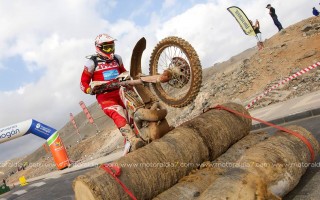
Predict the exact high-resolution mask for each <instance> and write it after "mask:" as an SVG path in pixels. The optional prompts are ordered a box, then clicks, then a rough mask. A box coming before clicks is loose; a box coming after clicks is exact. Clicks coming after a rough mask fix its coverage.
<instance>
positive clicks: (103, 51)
mask: <svg viewBox="0 0 320 200" xmlns="http://www.w3.org/2000/svg"><path fill="white" fill-rule="evenodd" d="M114 41H116V39H114V38H113V37H111V36H109V35H108V34H100V35H98V36H97V37H96V39H95V46H96V52H97V54H99V55H100V56H102V57H103V58H105V59H108V60H112V59H113V58H114V50H115V45H114Z"/></svg>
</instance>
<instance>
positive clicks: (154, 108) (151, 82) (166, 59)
mask: <svg viewBox="0 0 320 200" xmlns="http://www.w3.org/2000/svg"><path fill="white" fill-rule="evenodd" d="M145 48H146V40H145V38H141V39H140V40H139V41H138V42H137V44H136V45H135V47H134V49H133V52H132V56H131V66H130V74H129V72H125V73H122V74H120V75H119V76H118V77H117V79H118V82H114V83H112V84H108V85H107V84H106V82H103V81H102V82H101V81H99V82H92V83H91V88H93V90H92V91H93V93H95V94H98V93H104V92H108V91H111V90H114V89H117V88H120V97H121V99H122V101H123V103H124V105H125V110H126V112H127V113H126V114H127V121H128V122H129V124H130V126H131V128H132V129H133V130H134V132H135V134H136V136H137V137H140V138H141V139H142V140H143V141H144V142H145V143H150V142H151V141H153V140H155V139H158V138H161V137H162V136H163V135H165V134H166V133H167V132H169V131H170V130H172V129H173V127H171V126H170V125H169V124H168V122H167V120H166V115H167V109H166V107H165V106H164V105H163V104H162V103H161V101H162V102H164V103H165V104H167V105H168V106H171V107H175V108H181V107H184V106H187V105H188V104H190V103H191V102H192V101H193V100H194V99H195V98H196V96H197V95H198V93H199V90H200V87H201V82H202V69H201V64H200V60H199V57H198V55H197V52H196V51H195V50H194V48H193V47H192V46H191V45H190V44H189V43H188V42H187V41H185V40H183V39H181V38H179V37H167V38H165V39H163V40H161V41H160V42H159V43H158V44H157V45H156V46H155V47H154V49H153V52H152V54H151V57H150V63H149V75H143V74H142V70H141V57H142V53H143V51H144V50H145ZM150 86H151V87H150ZM160 100H161V101H160ZM129 148H130V143H126V145H125V151H128V149H129Z"/></svg>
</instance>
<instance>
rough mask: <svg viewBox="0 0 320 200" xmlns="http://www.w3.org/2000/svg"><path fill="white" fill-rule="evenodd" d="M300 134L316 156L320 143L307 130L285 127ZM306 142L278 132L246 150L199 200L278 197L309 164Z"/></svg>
mask: <svg viewBox="0 0 320 200" xmlns="http://www.w3.org/2000/svg"><path fill="white" fill-rule="evenodd" d="M287 128H288V129H290V130H293V131H295V132H297V133H299V134H301V135H303V136H304V137H305V138H306V139H307V140H308V141H309V142H310V143H311V145H312V148H313V150H314V153H315V155H317V154H318V153H319V143H318V141H317V140H316V139H315V138H314V137H313V135H312V134H311V133H309V132H308V131H307V130H306V129H304V128H302V127H300V126H288V127H287ZM310 160H311V154H310V151H309V149H308V148H307V145H306V144H305V143H304V142H302V140H300V139H298V138H297V137H295V136H293V135H291V134H289V133H286V132H283V131H279V132H277V133H276V134H275V135H274V136H272V137H270V138H269V139H268V140H266V141H263V142H261V143H259V144H257V145H255V146H253V147H252V148H250V149H248V150H247V151H246V152H245V153H244V155H243V156H242V157H241V158H240V159H239V161H238V162H237V164H238V167H235V168H233V169H231V170H229V171H228V172H226V173H225V174H224V176H221V177H219V178H217V179H216V180H215V181H214V182H213V183H212V184H211V185H210V186H209V187H208V188H207V189H206V191H204V193H203V194H202V195H201V196H200V197H199V200H204V199H205V200H208V199H215V200H219V199H221V200H222V199H230V200H232V199H239V200H242V199H243V200H251V199H252V200H253V199H280V198H281V197H284V196H285V195H286V194H287V193H288V192H290V191H291V190H292V189H293V188H294V187H295V186H296V185H297V184H298V183H299V180H300V178H301V176H302V175H303V174H304V173H305V172H306V169H307V167H308V166H309V165H310Z"/></svg>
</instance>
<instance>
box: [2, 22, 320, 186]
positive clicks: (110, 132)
mask: <svg viewBox="0 0 320 200" xmlns="http://www.w3.org/2000/svg"><path fill="white" fill-rule="evenodd" d="M319 44H320V17H317V18H316V17H312V18H308V19H305V20H303V21H301V22H299V23H297V24H294V25H291V26H289V27H287V28H286V29H285V30H283V31H281V32H279V33H277V34H275V35H274V36H273V37H271V38H269V39H267V40H266V41H265V42H264V46H265V48H264V49H262V50H260V51H259V50H258V49H257V48H256V47H253V48H251V49H248V50H246V51H244V52H242V53H241V54H239V55H236V56H234V57H232V58H230V59H229V60H228V61H225V62H222V63H216V64H214V65H213V66H211V67H208V68H205V69H204V70H203V71H204V73H203V84H202V88H201V91H200V94H199V95H198V97H197V99H196V100H195V101H194V103H193V104H191V105H189V106H187V107H185V108H182V109H173V108H169V114H168V116H167V118H168V121H169V123H170V124H171V125H173V126H175V125H178V124H180V123H182V122H183V121H185V120H189V119H191V118H192V117H194V116H196V115H198V114H199V113H201V111H202V110H203V109H205V108H207V107H209V106H211V105H214V104H220V103H224V102H227V101H235V102H238V103H241V104H242V105H244V106H246V105H248V103H250V102H251V101H252V99H254V98H255V97H256V96H258V95H259V94H261V93H262V92H264V91H265V90H266V89H268V88H269V87H271V86H273V85H275V84H277V83H278V82H279V81H281V80H283V79H284V78H286V77H289V76H290V75H292V74H294V73H296V72H298V71H300V70H301V69H303V68H305V67H307V66H310V65H311V64H313V63H316V62H319V61H320V45H319ZM316 90H320V68H316V69H313V70H311V71H310V72H308V73H306V74H304V75H302V76H299V77H298V78H295V79H293V80H291V81H289V82H288V83H286V84H283V85H281V86H280V87H278V88H277V89H275V90H273V91H272V92H270V93H269V94H268V95H267V96H265V97H264V98H263V99H261V100H259V101H258V102H257V103H256V104H254V106H253V107H252V108H250V109H255V108H259V107H264V106H267V105H269V104H273V103H276V102H280V101H284V100H287V99H290V98H295V97H298V96H301V95H303V94H306V93H310V92H313V91H316ZM89 110H90V112H91V113H92V115H93V118H95V119H96V123H97V125H98V127H99V129H100V130H101V132H99V133H97V129H96V127H95V126H93V125H92V124H89V123H88V122H87V120H86V117H85V115H84V113H79V114H78V115H77V116H76V117H75V120H76V122H77V124H78V126H79V130H80V133H81V138H82V141H81V142H80V143H79V142H78V141H79V140H80V138H79V137H78V136H75V129H74V128H73V126H72V124H71V123H67V124H66V125H65V126H64V127H63V128H62V129H61V130H60V134H61V136H62V138H63V140H64V143H65V145H66V146H67V150H68V153H69V156H70V158H71V159H72V160H73V161H75V162H78V163H79V162H86V161H87V160H90V159H94V158H96V157H99V156H104V155H107V154H109V153H111V152H112V151H114V150H117V149H118V150H119V149H121V148H122V145H123V140H122V136H121V135H120V133H118V132H117V130H115V126H114V125H113V123H112V121H111V120H110V119H108V118H107V117H106V116H104V114H103V112H102V111H101V109H100V107H99V106H98V105H97V103H94V104H92V105H90V106H89ZM22 161H29V163H40V164H41V166H46V167H32V165H31V166H30V167H27V169H26V170H24V171H19V172H17V173H16V174H14V175H12V176H10V177H9V179H8V180H9V182H16V181H17V180H18V177H19V176H21V175H22V174H23V175H25V176H26V177H27V178H30V177H34V176H39V175H41V174H45V173H48V172H50V171H52V170H56V168H55V166H54V164H53V161H52V158H51V156H50V153H47V152H45V150H44V149H43V148H39V149H38V150H37V151H36V152H34V153H33V154H31V155H29V156H28V157H27V158H25V159H23V160H22ZM48 163H51V165H45V164H48ZM35 166H36V165H35ZM0 170H1V171H4V172H9V171H12V170H15V168H8V167H6V166H4V167H2V168H1V169H0ZM0 175H1V174H0ZM5 175H7V174H5ZM3 176H4V175H3Z"/></svg>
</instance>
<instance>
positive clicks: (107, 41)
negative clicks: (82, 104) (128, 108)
mask: <svg viewBox="0 0 320 200" xmlns="http://www.w3.org/2000/svg"><path fill="white" fill-rule="evenodd" d="M114 41H115V39H114V38H112V37H110V36H109V35H107V34H100V35H98V36H97V37H96V39H95V47H96V53H97V54H96V55H93V56H90V58H89V57H87V58H89V59H88V60H87V62H86V63H85V65H84V70H83V72H82V75H81V83H80V87H81V90H82V91H83V92H84V93H86V94H92V95H94V94H93V92H92V88H91V87H90V82H91V81H107V84H108V85H109V84H112V83H115V82H118V80H117V79H116V77H117V76H118V75H119V74H121V73H123V72H125V71H126V69H125V68H124V66H123V63H122V58H121V57H120V56H119V55H117V54H115V53H114V52H115V43H114ZM96 99H97V101H98V103H99V104H100V106H101V108H102V110H103V112H104V113H105V114H106V115H108V116H109V117H110V118H111V119H112V120H113V121H114V123H115V125H116V126H117V127H118V129H119V130H120V132H121V134H122V135H123V136H124V137H125V138H126V139H127V141H129V142H130V145H131V149H130V150H131V151H134V150H136V149H138V148H140V147H142V146H143V145H144V142H143V141H142V140H141V139H140V138H137V137H136V134H135V133H134V132H133V130H132V128H131V127H130V125H129V124H128V122H127V119H126V117H125V112H124V104H123V102H122V100H121V99H120V94H119V88H117V89H114V90H112V91H108V92H105V93H102V94H96Z"/></svg>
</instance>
